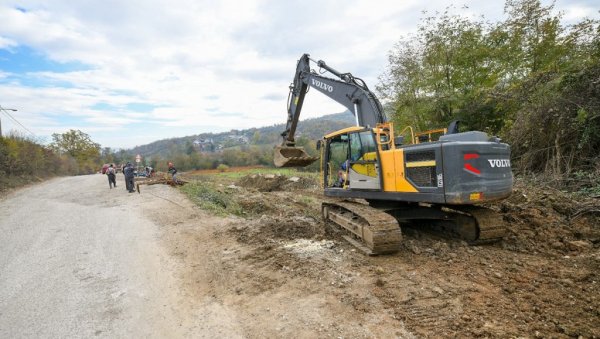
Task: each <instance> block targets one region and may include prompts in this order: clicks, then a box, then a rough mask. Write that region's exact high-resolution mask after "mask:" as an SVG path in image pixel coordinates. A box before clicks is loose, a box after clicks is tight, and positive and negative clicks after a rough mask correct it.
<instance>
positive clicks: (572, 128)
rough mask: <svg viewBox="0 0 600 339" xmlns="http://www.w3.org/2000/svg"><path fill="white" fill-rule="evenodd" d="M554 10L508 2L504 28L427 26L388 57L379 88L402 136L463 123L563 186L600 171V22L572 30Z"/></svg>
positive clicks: (433, 20) (454, 18) (454, 23)
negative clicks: (407, 129) (575, 176)
mask: <svg viewBox="0 0 600 339" xmlns="http://www.w3.org/2000/svg"><path fill="white" fill-rule="evenodd" d="M552 10H553V5H552V4H551V5H549V6H543V5H542V4H541V2H540V0H507V1H506V4H505V13H506V14H507V15H508V17H507V19H506V20H504V21H502V22H497V23H487V22H486V21H484V19H483V18H481V19H479V20H474V19H469V18H464V17H461V16H460V15H450V14H449V11H446V12H444V13H443V14H441V15H437V16H434V17H429V18H425V19H424V20H423V21H422V23H421V24H420V25H419V31H418V33H417V35H416V36H414V37H409V38H405V39H402V40H401V41H400V42H399V43H398V44H397V45H396V46H395V47H394V49H393V50H392V51H391V52H390V53H389V57H388V59H389V67H388V70H387V71H386V73H385V74H384V75H383V76H382V77H381V78H380V81H381V83H380V84H379V86H378V87H377V89H378V91H379V92H380V93H382V97H383V99H384V102H386V104H385V107H386V111H387V112H388V113H391V114H390V115H391V117H392V119H393V121H394V122H400V124H398V125H400V126H399V127H397V129H398V130H401V129H402V127H403V126H405V125H411V126H413V127H417V129H421V130H422V129H424V128H431V127H440V126H444V125H445V124H447V123H448V122H449V120H451V119H455V118H458V119H460V120H462V122H463V124H464V125H466V128H467V129H476V130H483V131H486V132H488V133H490V134H496V135H500V136H501V137H502V138H503V139H505V140H507V141H508V143H509V144H511V147H512V154H513V157H514V159H513V160H515V161H514V162H513V164H514V165H515V168H516V169H518V170H522V171H533V172H543V173H546V174H549V175H553V176H554V177H555V178H557V179H560V178H564V177H567V176H569V175H570V174H571V173H573V172H574V171H577V170H579V169H586V170H588V169H592V168H597V166H596V167H594V165H593V164H597V163H598V162H599V161H600V157H599V156H598V153H597V151H594V150H597V149H598V147H600V118H599V117H600V104H599V101H598V99H597V98H598V97H600V89H599V87H598V81H597V79H598V76H599V74H600V71H599V70H600V24H599V21H598V20H592V19H584V20H582V21H581V22H579V23H577V24H575V25H571V26H565V25H563V24H561V16H560V14H559V15H555V14H553V12H552Z"/></svg>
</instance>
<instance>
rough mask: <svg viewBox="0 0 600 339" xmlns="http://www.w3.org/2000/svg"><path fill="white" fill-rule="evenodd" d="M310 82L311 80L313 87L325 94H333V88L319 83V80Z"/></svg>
mask: <svg viewBox="0 0 600 339" xmlns="http://www.w3.org/2000/svg"><path fill="white" fill-rule="evenodd" d="M311 80H312V85H313V86H314V87H317V88H320V89H322V90H325V91H327V92H333V86H331V85H328V84H326V83H324V82H321V81H319V80H315V79H311Z"/></svg>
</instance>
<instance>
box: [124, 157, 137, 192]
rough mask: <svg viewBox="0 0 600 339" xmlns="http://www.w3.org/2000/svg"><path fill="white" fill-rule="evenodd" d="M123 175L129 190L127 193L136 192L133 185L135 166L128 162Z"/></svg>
mask: <svg viewBox="0 0 600 339" xmlns="http://www.w3.org/2000/svg"><path fill="white" fill-rule="evenodd" d="M123 174H124V175H125V186H126V187H125V188H126V189H127V191H129V193H133V192H135V190H134V187H135V186H134V184H133V165H132V164H131V163H130V162H128V163H127V165H125V168H124V169H123Z"/></svg>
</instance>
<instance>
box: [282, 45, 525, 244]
mask: <svg viewBox="0 0 600 339" xmlns="http://www.w3.org/2000/svg"><path fill="white" fill-rule="evenodd" d="M311 62H313V63H316V65H317V66H318V67H319V68H320V71H321V72H323V73H321V72H319V73H317V72H316V71H314V70H312V69H311ZM325 72H329V73H331V74H333V75H334V76H335V77H336V78H335V79H334V78H330V77H326V76H324V75H323V74H324V73H325ZM309 87H311V88H314V89H316V90H317V91H319V92H321V93H323V94H325V95H326V96H328V97H329V98H331V99H333V100H335V101H337V102H338V103H340V104H342V105H343V106H345V107H346V108H348V110H349V111H350V112H352V113H353V114H354V116H355V118H356V126H351V127H348V128H345V129H342V130H339V131H336V132H333V133H330V134H328V135H325V136H324V137H323V139H322V140H319V141H318V142H317V149H319V150H320V157H311V156H309V155H308V154H307V153H306V151H305V150H304V149H303V148H301V147H296V145H295V140H294V136H295V132H296V127H297V125H298V121H299V117H300V112H301V111H302V104H303V102H304V98H305V95H306V93H307V92H308V89H309ZM282 136H283V143H282V144H281V146H277V147H275V153H274V163H275V166H277V167H303V166H307V165H309V164H311V163H313V162H314V161H316V160H317V159H319V158H320V161H321V179H320V180H321V185H322V187H323V190H324V195H325V196H326V197H327V198H326V199H325V201H324V202H323V203H322V208H321V209H322V214H323V218H324V219H325V220H329V221H332V222H334V223H336V224H337V225H339V226H341V227H343V228H344V229H346V230H347V231H349V232H350V234H349V235H348V236H345V238H346V240H348V241H349V242H350V243H352V244H353V245H355V246H356V247H358V248H359V249H361V250H363V251H364V252H366V253H368V254H372V255H377V254H385V253H393V252H396V251H398V249H399V248H400V242H401V239H402V235H401V229H400V224H405V223H409V224H417V225H419V224H421V225H423V224H427V225H429V226H433V228H434V229H435V230H436V231H440V232H443V233H445V234H448V233H450V234H452V235H453V236H457V237H459V238H461V239H464V240H465V241H467V242H468V243H471V244H481V243H488V242H494V241H498V240H500V239H502V237H503V236H504V234H505V232H506V228H505V226H504V224H503V221H502V218H501V216H500V215H499V214H497V213H496V212H494V211H493V210H490V209H488V208H485V207H481V206H478V205H479V204H481V203H484V202H489V201H493V200H498V199H503V198H506V197H508V196H509V195H510V194H511V191H512V185H513V175H512V171H511V166H510V147H509V145H507V144H505V143H502V142H500V139H498V138H497V137H490V136H488V135H487V134H486V133H484V132H480V131H469V132H462V133H461V132H459V130H458V121H453V122H452V123H450V126H449V127H448V128H444V129H439V130H432V131H426V132H421V133H415V132H414V130H413V129H412V128H411V127H406V128H404V130H403V131H401V132H400V133H397V132H396V131H395V130H394V125H393V123H392V122H390V121H388V120H387V119H386V116H385V114H384V112H383V108H382V105H381V103H380V102H379V100H378V99H377V97H376V96H375V94H374V93H373V92H371V91H370V90H369V88H368V87H367V85H366V84H365V82H364V81H363V80H361V79H360V78H357V77H354V76H353V75H352V74H351V73H340V72H338V71H337V70H335V69H333V68H331V67H330V66H328V65H327V64H326V63H325V62H323V61H321V60H319V61H315V60H313V59H311V58H310V56H309V55H308V54H304V55H302V57H301V58H300V60H298V63H297V67H296V73H295V76H294V80H293V82H292V84H291V85H290V93H289V98H288V119H287V124H286V129H285V131H284V132H283V133H282Z"/></svg>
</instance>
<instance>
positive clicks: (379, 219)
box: [321, 201, 402, 255]
mask: <svg viewBox="0 0 600 339" xmlns="http://www.w3.org/2000/svg"><path fill="white" fill-rule="evenodd" d="M321 211H322V214H323V218H324V219H325V220H331V221H333V222H334V223H336V224H337V225H339V226H341V227H343V228H344V229H346V230H348V231H349V232H351V233H352V235H353V236H354V238H357V239H359V240H360V241H358V240H356V239H353V238H352V237H349V236H345V237H344V238H345V239H346V240H347V241H348V242H350V243H351V244H353V245H354V246H355V247H357V248H358V249H360V250H362V251H363V252H365V253H366V254H368V255H379V254H388V253H394V252H397V251H398V250H399V249H400V241H401V240H402V232H401V231H400V225H399V224H398V221H397V220H396V219H395V218H394V217H393V216H391V215H389V214H388V213H386V212H385V211H382V210H378V209H376V208H373V207H370V206H368V205H365V204H361V203H357V202H352V201H340V202H323V203H322V204H321Z"/></svg>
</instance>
